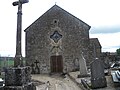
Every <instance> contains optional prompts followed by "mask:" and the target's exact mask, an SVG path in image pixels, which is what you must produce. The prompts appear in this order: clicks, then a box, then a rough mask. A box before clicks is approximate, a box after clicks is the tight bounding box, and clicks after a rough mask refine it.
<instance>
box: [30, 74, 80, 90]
mask: <svg viewBox="0 0 120 90" xmlns="http://www.w3.org/2000/svg"><path fill="white" fill-rule="evenodd" d="M32 79H34V80H39V81H42V82H45V84H43V85H39V86H37V90H81V89H80V88H79V87H78V86H77V85H76V83H74V82H73V81H71V79H70V78H69V77H68V76H66V78H62V77H60V76H55V75H54V76H49V75H32ZM48 81H49V83H48ZM47 87H48V88H47Z"/></svg>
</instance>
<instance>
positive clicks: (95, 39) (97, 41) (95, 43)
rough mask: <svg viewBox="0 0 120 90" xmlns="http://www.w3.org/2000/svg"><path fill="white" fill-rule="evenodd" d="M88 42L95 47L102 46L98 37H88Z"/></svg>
mask: <svg viewBox="0 0 120 90" xmlns="http://www.w3.org/2000/svg"><path fill="white" fill-rule="evenodd" d="M90 44H94V45H95V46H96V47H99V48H102V46H101V44H100V42H99V40H98V38H90Z"/></svg>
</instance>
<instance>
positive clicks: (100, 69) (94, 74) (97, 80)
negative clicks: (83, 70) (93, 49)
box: [90, 58, 107, 88]
mask: <svg viewBox="0 0 120 90" xmlns="http://www.w3.org/2000/svg"><path fill="white" fill-rule="evenodd" d="M90 68H91V86H92V88H103V87H106V86H107V82H106V78H105V74H104V63H103V61H101V60H100V59H98V58H96V59H95V60H94V61H93V62H92V63H91V64H90Z"/></svg>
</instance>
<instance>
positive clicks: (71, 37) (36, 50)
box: [25, 5, 90, 73]
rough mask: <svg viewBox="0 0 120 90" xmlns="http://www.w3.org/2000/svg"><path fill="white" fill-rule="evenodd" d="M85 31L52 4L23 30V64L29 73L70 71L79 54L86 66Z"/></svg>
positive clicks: (87, 53) (66, 13)
mask: <svg viewBox="0 0 120 90" xmlns="http://www.w3.org/2000/svg"><path fill="white" fill-rule="evenodd" d="M89 29H90V26H89V25H88V24H86V23H85V22H83V21H82V20H80V19H79V18H77V17H75V16H74V15H72V14H70V13H69V12H67V11H65V10H64V9H62V8H61V7H59V6H57V5H54V6H53V7H51V8H50V9H49V10H48V11H47V12H45V13H44V14H43V15H42V16H40V17H39V18H38V19H37V20H36V21H35V22H33V23H32V24H31V25H30V26H29V27H27V28H26V29H25V34H26V37H25V38H26V47H25V48H26V64H27V65H29V66H31V67H32V73H62V72H70V71H73V70H75V68H76V66H77V64H78V63H79V61H80V54H81V53H83V56H84V58H85V60H86V62H87V64H89V59H90V52H89V48H90V47H89V44H90V39H89ZM76 62H77V63H76Z"/></svg>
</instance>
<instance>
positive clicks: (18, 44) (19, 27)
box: [13, 0, 29, 67]
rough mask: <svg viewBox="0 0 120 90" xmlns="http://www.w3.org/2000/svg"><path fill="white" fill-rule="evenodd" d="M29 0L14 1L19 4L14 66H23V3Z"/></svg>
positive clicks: (15, 4)
mask: <svg viewBox="0 0 120 90" xmlns="http://www.w3.org/2000/svg"><path fill="white" fill-rule="evenodd" d="M28 2H29V1H28V0H19V1H15V2H13V6H18V13H17V35H16V54H15V58H14V66H15V67H18V66H23V61H22V53H21V36H22V34H21V32H22V31H21V30H22V4H25V3H28Z"/></svg>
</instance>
